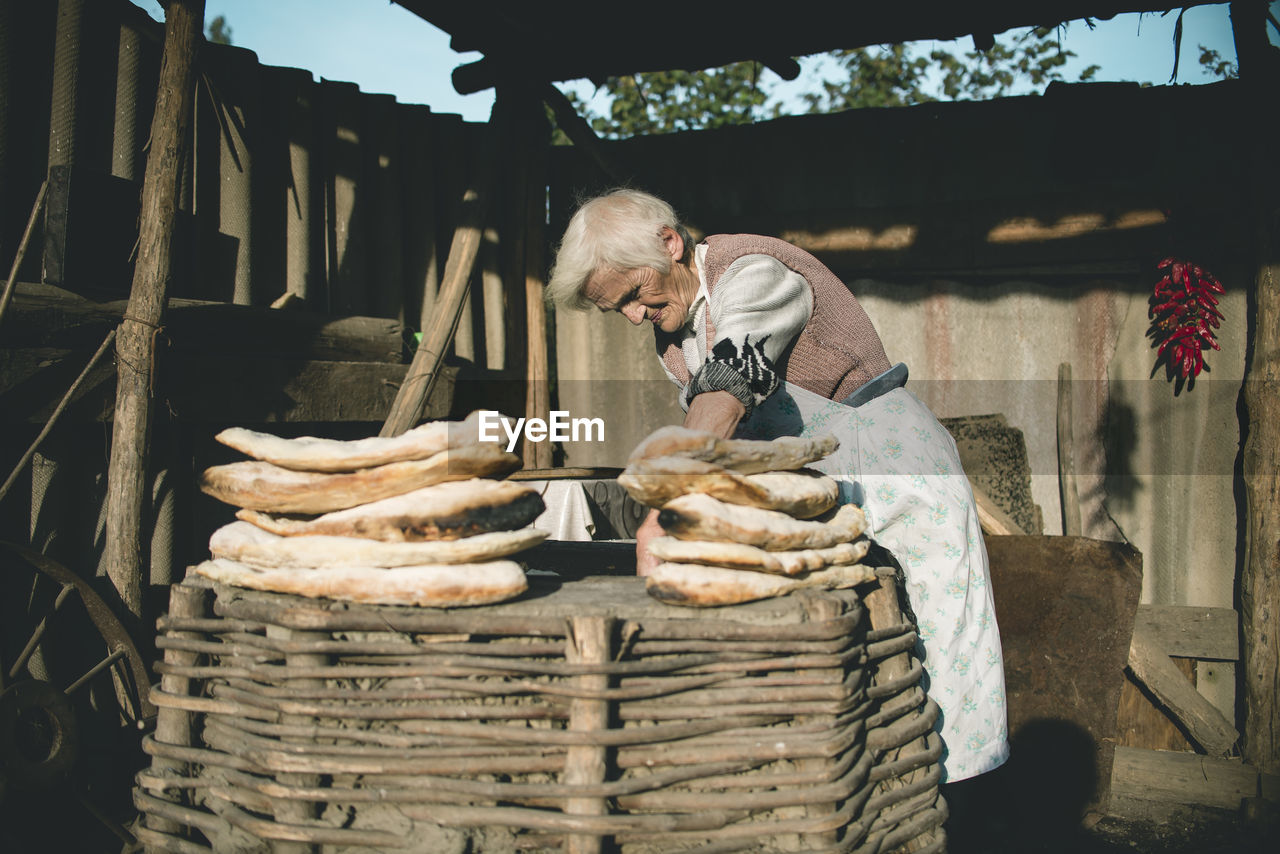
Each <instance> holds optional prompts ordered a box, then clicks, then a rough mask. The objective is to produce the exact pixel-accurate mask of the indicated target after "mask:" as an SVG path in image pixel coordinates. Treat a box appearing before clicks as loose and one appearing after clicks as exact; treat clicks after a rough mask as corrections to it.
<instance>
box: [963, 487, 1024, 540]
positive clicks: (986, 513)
mask: <svg viewBox="0 0 1280 854" xmlns="http://www.w3.org/2000/svg"><path fill="white" fill-rule="evenodd" d="M969 488H970V489H972V490H973V503H974V506H975V507H976V508H977V510H978V524H980V525H981V526H982V532H983V533H984V534H994V535H996V536H1002V537H1003V536H1011V535H1012V536H1021V535H1024V534H1026V531H1023V530H1022V529H1021V528H1020V527H1018V523H1017V522H1015V521H1013V518H1012V517H1011V516H1010V515H1009V514H1008V513H1006V512H1004V511H1003V510H1001V509H1000V507H999V505H997V504H996V503H995V502H994V501H992V500H991V496H989V495H987V493H986V492H985V491H984V490H983V489H982V488H981V487H979V486H978V485H977V484H976V483H974V482H973V479H972V478H970V480H969Z"/></svg>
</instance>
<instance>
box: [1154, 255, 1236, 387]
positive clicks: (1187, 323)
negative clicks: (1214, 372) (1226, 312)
mask: <svg viewBox="0 0 1280 854" xmlns="http://www.w3.org/2000/svg"><path fill="white" fill-rule="evenodd" d="M1156 269H1158V270H1165V271H1166V272H1165V275H1164V278H1163V279H1161V280H1160V281H1159V282H1157V283H1156V287H1155V290H1154V291H1153V292H1152V294H1151V307H1150V309H1148V311H1147V316H1148V317H1149V318H1151V328H1150V329H1148V330H1147V334H1148V335H1149V336H1150V337H1151V338H1152V339H1153V341H1152V345H1151V346H1153V347H1158V349H1157V350H1156V365H1157V366H1158V365H1159V364H1160V363H1161V362H1163V363H1165V364H1166V365H1167V366H1168V369H1169V373H1170V376H1172V375H1173V374H1178V375H1180V376H1181V377H1182V378H1183V379H1184V380H1186V379H1190V378H1192V377H1197V376H1199V375H1200V371H1202V370H1205V369H1206V368H1207V366H1206V365H1205V361H1204V351H1205V350H1207V349H1208V348H1210V347H1212V348H1213V349H1215V350H1221V349H1222V348H1221V347H1219V346H1218V340H1217V336H1216V335H1215V334H1214V331H1213V330H1215V329H1217V328H1218V327H1219V325H1220V324H1221V322H1222V312H1220V311H1218V299H1217V297H1215V296H1214V294H1221V293H1223V289H1222V283H1221V282H1219V281H1218V279H1217V277H1215V276H1214V275H1213V274H1212V273H1210V272H1209V271H1208V270H1205V269H1204V268H1203V267H1201V266H1200V265H1198V264H1192V263H1191V262H1190V261H1183V260H1180V259H1178V258H1166V259H1164V260H1163V261H1161V262H1160V263H1159V264H1158V265H1156Z"/></svg>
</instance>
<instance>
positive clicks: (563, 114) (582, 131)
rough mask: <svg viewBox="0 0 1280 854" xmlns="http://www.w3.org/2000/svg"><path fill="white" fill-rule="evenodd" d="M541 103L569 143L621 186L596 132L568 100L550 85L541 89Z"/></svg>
mask: <svg viewBox="0 0 1280 854" xmlns="http://www.w3.org/2000/svg"><path fill="white" fill-rule="evenodd" d="M542 100H543V102H544V103H545V104H546V105H547V106H548V107H550V108H551V112H552V114H553V115H554V116H555V117H556V126H557V127H559V128H560V130H562V131H564V135H565V136H567V137H569V141H570V142H572V143H573V144H574V145H576V146H577V147H578V148H580V149H582V151H584V152H585V153H586V154H587V156H588V157H590V158H591V159H592V160H593V161H594V162H595V164H596V166H598V167H600V171H601V172H603V173H604V174H605V175H607V176H608V177H609V180H610V181H612V182H613V183H614V184H623V183H625V181H624V180H623V177H622V173H621V172H620V171H618V168H617V166H615V165H614V163H613V161H612V159H610V158H609V157H608V156H606V155H605V153H604V147H603V144H602V143H601V142H600V138H599V137H598V136H596V132H595V131H594V130H592V129H591V125H589V124H587V120H586V119H584V118H583V117H582V116H580V115H578V111H577V110H575V109H574V108H573V104H572V103H570V101H569V98H568V97H567V96H566V95H565V94H564V93H563V92H561V91H560V90H559V89H557V88H556V87H555V86H553V85H552V84H550V83H548V84H547V85H546V86H545V87H544V88H543V94H542Z"/></svg>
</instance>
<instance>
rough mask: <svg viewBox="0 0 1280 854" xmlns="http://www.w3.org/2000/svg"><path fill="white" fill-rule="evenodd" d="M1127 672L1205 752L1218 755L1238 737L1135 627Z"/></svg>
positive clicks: (1152, 641)
mask: <svg viewBox="0 0 1280 854" xmlns="http://www.w3.org/2000/svg"><path fill="white" fill-rule="evenodd" d="M1129 670H1130V672H1132V673H1133V675H1134V677H1135V678H1136V679H1137V680H1138V681H1139V682H1141V683H1142V684H1143V685H1144V686H1146V688H1147V690H1149V691H1150V692H1151V693H1152V694H1154V695H1155V696H1156V697H1157V698H1158V699H1159V700H1160V702H1161V703H1163V704H1164V705H1165V706H1166V707H1167V708H1168V710H1169V712H1170V713H1171V714H1172V715H1174V717H1175V718H1176V719H1177V720H1178V722H1179V723H1181V724H1182V726H1183V727H1184V728H1185V729H1186V730H1187V733H1188V734H1189V735H1190V736H1191V738H1192V739H1194V740H1195V741H1196V743H1197V744H1199V745H1200V746H1201V747H1203V748H1204V749H1205V752H1207V753H1209V754H1210V755H1214V756H1220V755H1222V754H1225V753H1227V752H1228V751H1230V750H1231V748H1232V747H1234V746H1235V743H1236V741H1237V740H1239V738H1240V734H1239V733H1238V732H1236V729H1235V727H1233V726H1232V725H1231V723H1230V722H1229V721H1228V720H1227V719H1226V718H1224V717H1223V716H1222V713H1221V712H1219V711H1218V710H1217V708H1215V707H1214V705H1213V704H1212V703H1210V702H1209V701H1208V700H1206V699H1205V698H1204V697H1203V696H1201V695H1200V693H1199V692H1198V691H1196V689H1195V688H1193V687H1191V683H1189V682H1188V681H1187V680H1186V677H1184V676H1183V675H1182V672H1181V671H1180V670H1178V668H1177V667H1175V666H1174V664H1173V662H1172V661H1171V660H1170V659H1169V656H1168V654H1167V653H1166V652H1165V651H1164V650H1163V649H1162V648H1161V647H1160V645H1159V643H1158V642H1157V640H1156V638H1155V637H1154V636H1153V635H1152V634H1151V632H1149V631H1146V630H1145V629H1143V628H1142V627H1141V626H1137V625H1135V626H1134V630H1133V640H1132V641H1131V642H1130V645H1129Z"/></svg>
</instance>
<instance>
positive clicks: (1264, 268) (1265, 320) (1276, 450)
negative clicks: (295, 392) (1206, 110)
mask: <svg viewBox="0 0 1280 854" xmlns="http://www.w3.org/2000/svg"><path fill="white" fill-rule="evenodd" d="M1266 9H1267V7H1266V4H1265V3H1261V2H1256V0H1255V2H1236V3H1232V4H1231V28H1232V31H1233V34H1234V36H1235V43H1236V56H1237V59H1238V62H1239V68H1240V82H1241V84H1243V87H1244V91H1245V93H1246V94H1247V95H1248V96H1249V98H1250V103H1249V105H1248V108H1247V111H1246V112H1245V113H1243V114H1242V118H1243V119H1244V121H1243V122H1242V123H1241V124H1240V125H1239V126H1238V127H1237V128H1236V129H1235V130H1236V134H1235V136H1236V138H1237V139H1240V140H1242V141H1243V142H1244V144H1245V146H1247V147H1246V149H1245V151H1244V152H1243V153H1244V156H1245V157H1246V158H1247V162H1248V163H1249V169H1248V173H1247V174H1249V175H1250V176H1251V179H1252V180H1251V183H1252V188H1253V192H1254V199H1253V202H1254V205H1253V211H1254V222H1255V223H1257V231H1256V233H1255V235H1254V237H1255V240H1256V256H1255V257H1256V258H1257V259H1258V260H1257V280H1256V282H1255V285H1254V306H1253V308H1254V311H1255V315H1254V318H1253V326H1252V329H1251V336H1250V342H1249V352H1250V353H1251V355H1250V361H1249V364H1248V372H1247V373H1246V374H1245V381H1244V401H1245V406H1246V408H1247V409H1248V413H1249V416H1248V417H1249V423H1248V427H1247V431H1248V438H1247V439H1246V441H1245V446H1244V460H1243V468H1244V487H1245V508H1244V512H1245V514H1246V518H1245V534H1246V546H1245V556H1244V563H1243V566H1242V567H1241V573H1240V587H1239V589H1240V635H1241V638H1242V640H1243V649H1242V656H1241V664H1242V665H1243V669H1244V672H1243V674H1242V682H1243V684H1244V703H1245V714H1244V740H1243V753H1244V759H1245V761H1246V762H1248V763H1249V764H1251V765H1255V766H1257V767H1258V768H1259V770H1261V771H1264V772H1267V773H1270V774H1275V773H1280V698H1278V692H1280V678H1278V677H1280V632H1277V631H1276V626H1277V625H1280V475H1278V474H1277V472H1280V233H1277V232H1278V230H1280V226H1278V225H1277V220H1276V213H1275V211H1276V205H1277V201H1276V200H1277V197H1278V195H1280V171H1278V170H1277V168H1276V164H1275V161H1274V157H1273V156H1272V152H1271V150H1270V148H1268V147H1267V146H1268V139H1269V137H1268V136H1267V134H1266V133H1265V130H1264V127H1263V120H1264V116H1266V115H1267V109H1266V105H1267V104H1268V103H1270V100H1269V99H1271V98H1273V97H1274V93H1275V87H1276V84H1277V83H1278V82H1280V68H1277V66H1278V65H1280V63H1278V62H1277V61H1276V58H1275V56H1274V54H1275V48H1273V47H1271V46H1270V44H1269V43H1268V41H1267V35H1266V26H1267V22H1266V17H1265V16H1266Z"/></svg>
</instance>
